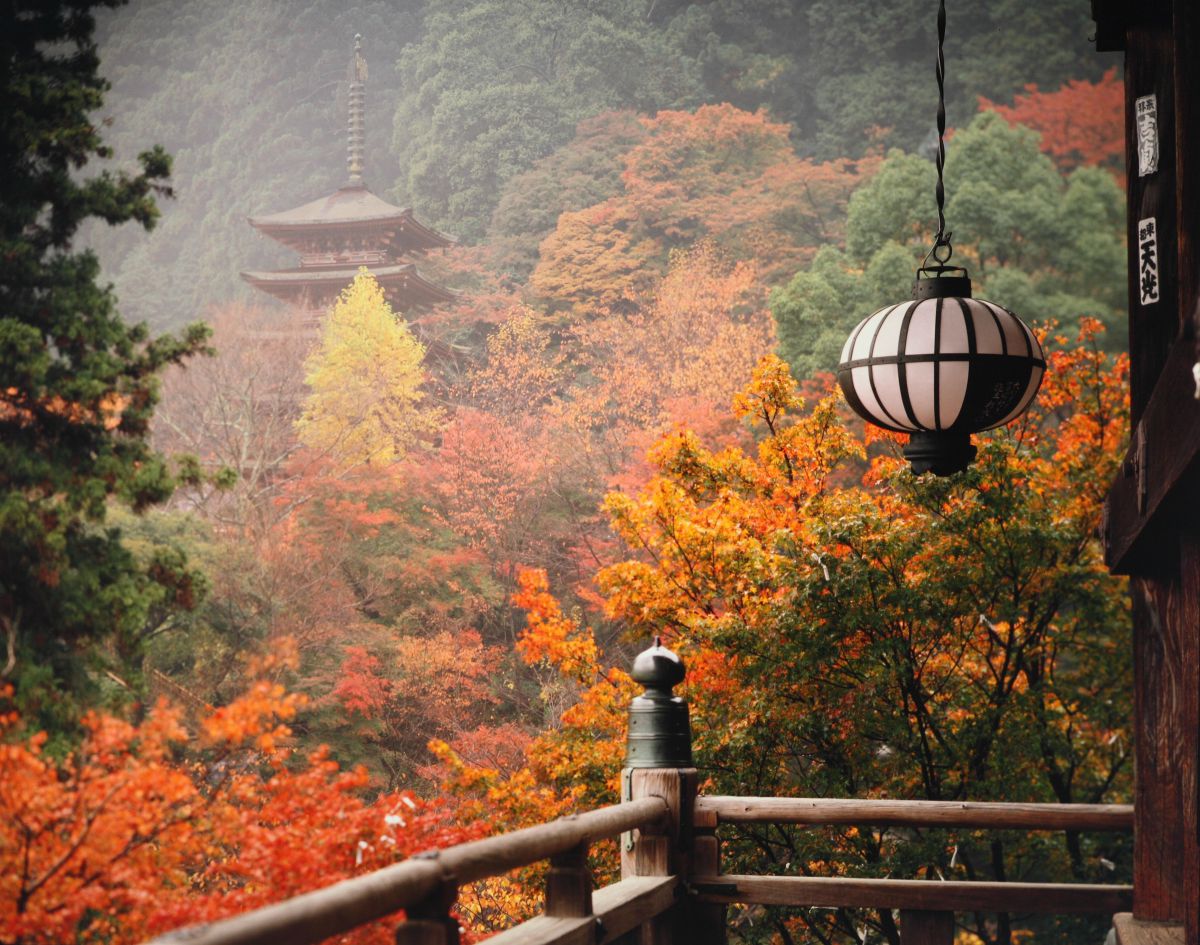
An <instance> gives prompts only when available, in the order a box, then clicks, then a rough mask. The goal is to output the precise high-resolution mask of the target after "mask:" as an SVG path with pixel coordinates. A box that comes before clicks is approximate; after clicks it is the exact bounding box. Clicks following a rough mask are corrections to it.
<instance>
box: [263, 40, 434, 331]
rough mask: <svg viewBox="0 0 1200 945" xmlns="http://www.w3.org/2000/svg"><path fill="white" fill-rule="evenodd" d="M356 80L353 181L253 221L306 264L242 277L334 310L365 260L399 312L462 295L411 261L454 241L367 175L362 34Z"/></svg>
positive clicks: (287, 298)
mask: <svg viewBox="0 0 1200 945" xmlns="http://www.w3.org/2000/svg"><path fill="white" fill-rule="evenodd" d="M349 78H350V94H349V113H350V121H349V147H348V150H347V158H346V164H347V167H348V169H349V177H348V178H347V181H346V183H345V184H344V185H343V186H341V187H339V188H338V189H337V190H335V191H334V192H333V193H331V194H328V195H327V196H324V197H319V198H317V199H316V200H311V201H309V202H308V203H305V204H301V205H300V206H298V207H295V208H294V209H292V210H284V211H283V212H281V213H272V214H269V215H267V216H261V217H250V218H249V219H248V222H249V224H250V225H251V226H252V227H254V228H255V229H256V230H258V231H259V232H260V233H262V234H264V235H266V236H269V237H271V239H274V240H277V241H279V242H280V243H283V244H284V245H285V246H287V247H288V248H289V249H292V250H294V251H296V252H297V253H299V254H300V264H299V265H298V266H294V267H293V268H291V269H276V270H271V271H267V272H243V273H242V278H243V279H245V280H246V281H247V282H249V283H250V284H251V285H252V286H254V287H255V288H256V289H261V290H262V291H263V292H267V293H269V294H270V295H273V296H274V297H275V298H277V299H279V300H281V301H283V302H286V303H288V304H289V305H292V306H295V307H296V308H298V309H300V310H302V311H305V312H308V313H311V314H312V315H316V314H318V313H320V312H323V311H325V310H327V309H328V308H329V307H330V306H331V305H332V304H333V302H334V301H335V300H336V299H337V297H338V296H339V295H340V294H341V292H342V290H343V289H344V288H346V286H348V285H349V284H350V283H351V282H352V281H353V279H354V277H355V275H356V274H357V273H358V270H359V267H361V266H366V267H367V269H368V270H369V271H370V272H371V274H372V275H373V276H374V277H375V278H376V279H377V280H378V281H379V284H380V286H382V288H383V290H384V294H385V295H386V297H387V300H388V303H389V304H390V305H391V306H392V308H393V309H394V310H395V311H397V312H409V311H412V310H413V309H419V308H422V307H425V306H430V305H436V304H438V303H440V302H448V301H450V300H452V299H453V298H454V297H455V295H454V293H453V292H451V291H450V290H449V289H445V288H443V287H442V286H439V285H436V284H434V283H432V282H429V281H428V280H426V279H424V278H422V276H421V275H420V273H419V272H417V268H416V266H415V265H414V264H413V263H412V262H410V261H407V259H408V258H410V257H414V256H421V255H423V254H424V253H426V252H428V251H429V250H431V249H441V248H444V247H446V246H449V245H450V244H451V243H453V242H454V241H453V239H451V238H450V237H448V236H446V235H444V234H442V233H439V232H437V231H436V230H433V229H431V228H430V227H427V226H425V225H424V224H422V223H420V222H419V221H418V220H417V219H416V218H415V217H414V216H413V212H412V210H411V209H408V208H403V207H397V206H395V205H393V204H390V203H388V202H387V201H386V200H382V199H380V198H379V197H377V196H375V194H373V193H371V191H370V190H368V189H367V185H366V183H365V182H364V180H363V144H364V141H365V137H366V135H365V120H364V108H363V99H364V90H365V85H366V80H367V64H366V61H365V60H364V59H363V55H362V37H361V35H360V36H356V37H355V39H354V59H353V61H352V62H351V64H350V74H349Z"/></svg>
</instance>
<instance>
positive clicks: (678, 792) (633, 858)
mask: <svg viewBox="0 0 1200 945" xmlns="http://www.w3.org/2000/svg"><path fill="white" fill-rule="evenodd" d="M623 777H627V778H628V779H629V790H630V793H631V796H632V798H633V799H634V800H638V799H643V798H660V799H661V800H662V802H664V803H665V804H666V805H667V810H668V815H667V817H666V819H664V820H661V821H659V822H658V823H657V824H655V825H652V826H649V827H646V828H644V829H641V830H638V831H635V833H634V836H633V838H632V841H633V842H632V844H631V845H630V844H622V846H621V876H622V877H628V876H666V875H668V874H671V873H676V872H678V871H679V866H680V864H681V855H682V854H683V852H684V851H685V849H686V848H687V847H688V845H689V843H690V836H687V835H685V834H687V833H688V831H690V828H691V823H692V808H693V805H694V803H695V797H696V784H697V774H696V769H695V768H633V769H629V770H626V771H625V772H624V774H623Z"/></svg>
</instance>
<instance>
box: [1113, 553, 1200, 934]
mask: <svg viewBox="0 0 1200 945" xmlns="http://www.w3.org/2000/svg"><path fill="white" fill-rule="evenodd" d="M1175 550H1176V554H1177V556H1178V558H1177V561H1178V573H1177V574H1175V575H1168V576H1162V577H1158V578H1155V579H1150V578H1135V579H1134V580H1133V581H1132V582H1130V583H1131V586H1130V591H1131V596H1132V598H1133V616H1134V625H1135V627H1136V632H1135V634H1134V744H1135V745H1136V746H1137V768H1136V769H1135V772H1134V784H1135V788H1136V791H1137V810H1138V818H1137V824H1136V827H1135V829H1134V834H1133V879H1134V888H1135V889H1136V895H1135V897H1134V903H1133V912H1134V915H1135V916H1136V917H1137V918H1138V919H1146V920H1152V921H1185V920H1187V918H1188V917H1189V916H1195V915H1196V913H1197V912H1198V911H1200V836H1198V835H1200V828H1198V826H1197V819H1198V816H1197V780H1198V774H1200V734H1198V733H1200V533H1196V532H1191V533H1188V534H1185V535H1184V536H1183V537H1182V538H1181V539H1179V540H1178V541H1177V542H1176V543H1175ZM1193 921H1195V920H1194V919H1193ZM1194 940H1195V939H1193V941H1194Z"/></svg>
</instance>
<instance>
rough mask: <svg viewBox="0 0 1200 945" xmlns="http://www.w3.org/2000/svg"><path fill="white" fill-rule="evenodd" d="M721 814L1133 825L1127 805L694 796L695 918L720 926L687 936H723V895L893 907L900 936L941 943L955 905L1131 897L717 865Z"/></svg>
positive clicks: (939, 823) (1048, 826) (1060, 907)
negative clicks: (726, 869) (754, 872)
mask: <svg viewBox="0 0 1200 945" xmlns="http://www.w3.org/2000/svg"><path fill="white" fill-rule="evenodd" d="M722 823H741V824H745V823H758V824H796V825H803V826H810V827H811V826H832V825H838V824H846V825H856V826H872V827H889V826H903V827H913V828H923V829H940V828H963V829H972V830H1002V829H1009V830H1012V829H1016V830H1025V831H1034V830H1056V831H1057V830H1069V831H1080V832H1083V831H1117V832H1126V833H1127V832H1130V831H1132V829H1133V806H1132V805H1129V804H1004V803H958V802H946V801H884V800H835V799H827V798H779V797H699V798H697V799H696V804H695V811H694V817H693V841H692V843H693V847H694V849H695V850H696V851H697V852H696V854H695V856H694V857H693V864H694V869H693V871H692V874H691V875H690V876H689V878H688V890H689V892H690V893H691V896H692V898H693V899H694V900H695V901H696V902H697V903H698V904H700V908H702V909H703V908H706V907H707V917H708V921H707V922H706V923H705V927H710V928H720V929H721V930H722V932H721V934H720V935H716V936H711V937H706V938H702V939H696V941H701V942H723V941H724V928H725V918H724V913H723V909H724V906H725V905H727V904H730V903H750V904H757V905H774V906H796V907H805V906H807V907H812V906H823V907H827V908H860V909H861V908H866V909H898V910H900V930H899V931H900V934H901V941H902V942H903V945H950V943H951V942H953V940H954V913H955V912H1018V913H1022V914H1038V913H1046V914H1052V915H1061V914H1069V913H1101V914H1104V915H1109V916H1111V915H1114V914H1115V913H1118V912H1122V911H1126V910H1128V909H1129V908H1131V906H1132V902H1133V887H1132V886H1123V885H1099V884H1085V883H1019V882H962V881H956V880H939V881H931V880H911V879H861V878H852V877H816V876H746V875H734V874H722V873H721V872H720V870H719V859H720V854H719V843H718V840H717V837H716V830H717V827H719V826H720V824H722ZM714 907H715V908H714Z"/></svg>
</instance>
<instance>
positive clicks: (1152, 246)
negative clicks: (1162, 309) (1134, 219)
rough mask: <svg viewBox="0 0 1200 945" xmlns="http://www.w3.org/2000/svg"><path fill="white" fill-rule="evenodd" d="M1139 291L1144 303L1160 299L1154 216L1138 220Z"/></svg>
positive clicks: (1156, 227)
mask: <svg viewBox="0 0 1200 945" xmlns="http://www.w3.org/2000/svg"><path fill="white" fill-rule="evenodd" d="M1137 242H1138V292H1139V294H1140V297H1141V302H1142V304H1143V305H1153V304H1154V303H1155V302H1157V301H1158V291H1159V284H1158V225H1157V223H1156V222H1155V220H1154V217H1146V219H1144V220H1138V225H1137Z"/></svg>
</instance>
